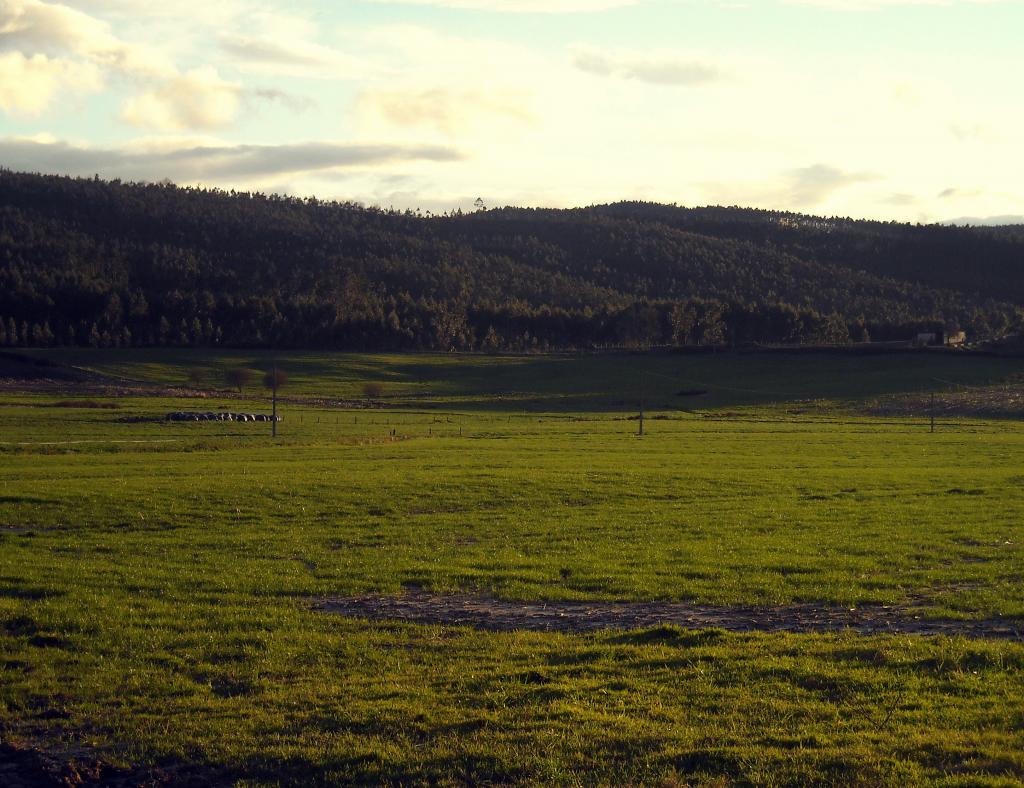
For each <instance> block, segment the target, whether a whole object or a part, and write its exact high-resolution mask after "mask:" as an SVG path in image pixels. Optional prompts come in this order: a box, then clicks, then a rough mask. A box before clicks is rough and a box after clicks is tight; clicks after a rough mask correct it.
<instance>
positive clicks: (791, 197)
mask: <svg viewBox="0 0 1024 788" xmlns="http://www.w3.org/2000/svg"><path fill="white" fill-rule="evenodd" d="M877 179H878V176H877V175H872V174H871V173H865V172H844V171H843V170H840V169H838V168H837V167H832V166H830V165H828V164H814V165H812V166H810V167H800V168H798V169H795V170H791V171H790V172H789V173H788V174H787V175H786V181H788V184H787V187H786V194H787V198H788V201H789V204H791V205H801V206H813V205H818V204H819V203H821V202H823V201H824V200H825V199H826V198H827V197H830V196H831V195H832V194H834V193H835V192H837V191H839V190H840V189H843V188H845V187H847V186H852V185H854V184H857V183H864V182H866V181H873V180H877Z"/></svg>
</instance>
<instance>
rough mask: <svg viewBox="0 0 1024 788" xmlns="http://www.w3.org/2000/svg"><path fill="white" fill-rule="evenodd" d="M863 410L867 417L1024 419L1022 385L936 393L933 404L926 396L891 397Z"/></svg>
mask: <svg viewBox="0 0 1024 788" xmlns="http://www.w3.org/2000/svg"><path fill="white" fill-rule="evenodd" d="M866 411H867V413H868V414H869V415H871V416H899V417H918V418H926V417H928V416H929V415H931V414H934V415H935V417H936V418H992V419H1020V418H1024V383H1022V382H1020V381H1014V382H1010V383H1005V384H1001V385H996V386H984V387H967V386H964V387H962V388H960V389H958V390H953V391H945V392H940V393H937V394H936V395H935V400H934V403H933V402H932V399H931V395H930V394H901V395H893V396H890V397H884V398H882V399H879V400H877V401H875V402H873V403H869V404H868V406H867V408H866Z"/></svg>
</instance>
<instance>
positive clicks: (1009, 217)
mask: <svg viewBox="0 0 1024 788" xmlns="http://www.w3.org/2000/svg"><path fill="white" fill-rule="evenodd" d="M942 224H953V225H958V226H962V225H967V224H969V225H971V226H973V227H1001V226H1004V225H1008V224H1013V225H1017V224H1019V225H1024V214H1014V213H1011V214H1004V215H1002V216H961V217H959V218H958V219H950V220H948V221H945V222H942Z"/></svg>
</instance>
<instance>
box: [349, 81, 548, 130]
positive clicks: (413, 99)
mask: <svg viewBox="0 0 1024 788" xmlns="http://www.w3.org/2000/svg"><path fill="white" fill-rule="evenodd" d="M526 101H527V97H526V96H524V95H523V94H521V93H515V92H509V91H493V90H492V91H482V90H464V91H452V90H448V89H445V88H427V89H406V90H365V91H363V92H362V93H360V95H359V97H358V98H357V100H356V111H357V112H358V113H360V114H362V115H364V116H365V115H373V116H376V117H377V118H379V119H381V120H384V121H385V122H386V123H389V124H392V125H395V126H405V127H408V126H421V127H423V126H425V127H428V128H433V129H436V130H437V131H440V132H442V133H444V134H449V135H450V134H454V133H456V132H458V131H463V130H465V128H466V127H467V126H469V125H475V124H476V123H478V122H479V121H480V120H481V118H483V117H484V116H492V117H496V118H498V119H499V120H502V121H513V122H519V123H532V122H533V120H534V118H533V115H532V114H531V113H530V112H529V111H528V110H527V109H526V106H525V104H526Z"/></svg>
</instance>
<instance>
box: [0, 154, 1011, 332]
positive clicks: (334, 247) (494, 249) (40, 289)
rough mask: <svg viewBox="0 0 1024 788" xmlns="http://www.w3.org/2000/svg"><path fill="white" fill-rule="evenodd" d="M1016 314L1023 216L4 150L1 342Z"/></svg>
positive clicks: (969, 327)
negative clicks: (73, 164) (198, 181)
mask: <svg viewBox="0 0 1024 788" xmlns="http://www.w3.org/2000/svg"><path fill="white" fill-rule="evenodd" d="M1022 316H1024V227H1019V226H1017V227H949V226H942V225H928V226H919V225H908V224H896V223H885V222H871V221H854V220H850V219H840V218H823V217H813V216H804V215H800V214H792V213H785V212H778V211H763V210H753V209H744V208H721V207H709V208H682V207H677V206H672V205H661V204H654V203H642V202H623V203H615V204H612V205H599V206H591V207H588V208H576V209H567V210H556V209H525V208H499V209H493V210H481V211H478V212H474V213H469V214H462V213H456V214H454V215H444V216H422V215H419V214H418V213H413V212H393V211H383V210H379V209H373V208H364V207H362V206H359V205H356V204H353V203H338V202H322V201H317V200H312V199H296V198H289V197H278V196H267V195H262V194H249V193H234V192H224V191H219V190H201V189H193V188H179V187H175V186H172V185H166V184H131V183H122V182H118V181H114V182H106V181H102V180H98V179H73V178H66V177H57V176H41V175H31V174H22V173H15V172H10V171H5V170H0V344H2V345H8V346H11V345H18V346H24V345H68V344H75V345H94V346H110V345H121V344H124V345H214V344H225V345H237V346H264V345H270V344H274V345H281V346H292V347H327V348H344V349H403V348H425V349H426V348H430V349H442V350H447V349H452V348H457V349H484V350H501V349H508V350H524V349H531V348H555V347H577V348H584V347H592V346H606V345H619V346H642V345H649V344H659V345H660V344H700V343H704V344H722V343H743V342H751V341H757V342H780V343H794V342H803V343H822V342H830V343H837V342H838V343H841V342H848V341H859V340H863V339H866V338H869V337H870V338H872V339H900V338H908V337H910V336H912V335H913V334H914V333H915V332H916V331H918V330H925V329H934V328H953V327H956V328H961V327H962V328H963V329H965V330H966V331H967V332H968V334H969V335H970V336H972V337H984V336H992V335H1001V334H1003V333H1005V332H1006V331H1008V330H1010V329H1012V328H1015V327H1017V326H1019V325H1020V324H1021V322H1022Z"/></svg>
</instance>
